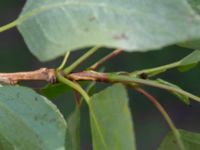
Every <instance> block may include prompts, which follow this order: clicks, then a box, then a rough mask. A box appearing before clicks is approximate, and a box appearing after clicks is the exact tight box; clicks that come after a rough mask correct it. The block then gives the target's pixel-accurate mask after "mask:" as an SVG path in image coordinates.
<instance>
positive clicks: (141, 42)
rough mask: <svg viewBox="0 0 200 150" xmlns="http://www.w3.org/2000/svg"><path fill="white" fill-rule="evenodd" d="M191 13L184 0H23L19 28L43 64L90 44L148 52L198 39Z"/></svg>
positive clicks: (194, 16) (194, 15)
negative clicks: (23, 4) (24, 2)
mask: <svg viewBox="0 0 200 150" xmlns="http://www.w3.org/2000/svg"><path fill="white" fill-rule="evenodd" d="M194 9H195V8H193V7H191V5H190V4H189V3H187V0H145V1H138V0H126V1H124V0H113V1H111V0H84V1H81V0H79V1H72V0H45V1H42V0H27V2H26V5H25V7H24V8H23V11H22V13H21V14H20V16H19V18H18V20H17V25H18V29H19V31H20V33H21V34H22V36H23V37H24V40H25V42H26V44H27V45H28V47H29V48H30V51H31V52H32V53H33V54H34V55H35V56H36V57H37V58H39V59H40V60H42V61H47V60H51V59H54V58H56V57H58V56H60V55H63V54H64V53H65V52H66V51H67V50H77V49H79V48H84V47H88V46H96V45H101V46H106V47H114V48H116V47H117V48H121V49H124V50H125V51H148V50H153V49H160V48H162V47H164V46H167V45H171V44H176V43H181V42H185V41H190V40H193V39H200V34H198V33H199V32H200V19H199V14H198V13H195V11H194Z"/></svg>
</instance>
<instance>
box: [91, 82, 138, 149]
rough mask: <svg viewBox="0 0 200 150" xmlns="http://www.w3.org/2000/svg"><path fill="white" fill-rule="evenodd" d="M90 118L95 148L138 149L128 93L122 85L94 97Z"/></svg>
mask: <svg viewBox="0 0 200 150" xmlns="http://www.w3.org/2000/svg"><path fill="white" fill-rule="evenodd" d="M90 119H91V128H92V139H93V149H94V150H102V149H104V150H111V149H113V150H135V149H136V146H135V139H134V131H133V125H132V121H131V120H132V119H131V114H130V110H129V106H128V98H127V93H126V91H125V88H124V87H123V86H122V85H120V84H117V85H114V86H112V87H109V88H107V89H106V90H104V91H102V92H100V93H98V94H95V95H94V96H93V97H92V100H91V104H90Z"/></svg>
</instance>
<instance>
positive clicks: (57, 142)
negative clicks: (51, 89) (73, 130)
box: [0, 86, 67, 150]
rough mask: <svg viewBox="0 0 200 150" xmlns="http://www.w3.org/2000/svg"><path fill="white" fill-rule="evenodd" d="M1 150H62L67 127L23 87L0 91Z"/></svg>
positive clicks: (49, 106) (52, 109)
mask: <svg viewBox="0 0 200 150" xmlns="http://www.w3.org/2000/svg"><path fill="white" fill-rule="evenodd" d="M0 122H1V123H0V149H1V150H13V149H20V150H27V149H28V150H35V149H38V150H39V149H41V150H44V149H45V150H64V146H65V133H66V132H67V125H66V122H65V120H64V118H63V116H62V115H61V114H60V112H59V111H58V109H57V108H56V106H55V105H54V104H52V103H51V102H50V101H49V100H47V99H46V98H44V97H43V96H41V95H38V94H36V93H35V92H33V91H32V90H30V89H28V88H24V87H11V86H5V87H0Z"/></svg>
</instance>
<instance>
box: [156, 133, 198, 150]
mask: <svg viewBox="0 0 200 150" xmlns="http://www.w3.org/2000/svg"><path fill="white" fill-rule="evenodd" d="M179 132H180V134H181V138H182V140H183V142H184V146H185V150H200V134H199V133H194V132H189V131H184V130H179ZM175 141H176V140H175V138H174V135H173V133H172V132H170V133H169V134H168V135H167V136H166V137H165V139H164V141H163V142H162V143H161V145H160V147H159V149H158V150H178V149H179V147H178V146H177V144H176V142H175Z"/></svg>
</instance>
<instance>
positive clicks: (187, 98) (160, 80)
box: [156, 79, 190, 105]
mask: <svg viewBox="0 0 200 150" xmlns="http://www.w3.org/2000/svg"><path fill="white" fill-rule="evenodd" d="M156 81H158V82H159V83H161V84H164V85H168V86H170V87H174V88H177V89H181V88H180V87H179V86H177V85H175V84H172V83H170V82H168V81H165V80H163V79H157V80H156ZM171 93H172V94H174V95H175V96H176V97H178V98H179V99H180V100H181V101H182V102H183V103H185V104H187V105H189V104H190V100H189V97H187V96H185V95H182V94H180V93H177V92H171Z"/></svg>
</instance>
